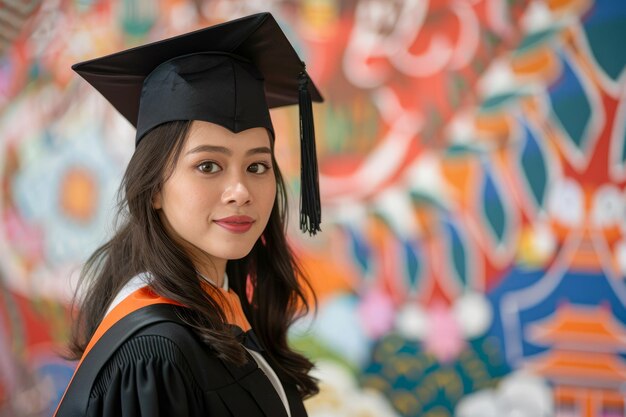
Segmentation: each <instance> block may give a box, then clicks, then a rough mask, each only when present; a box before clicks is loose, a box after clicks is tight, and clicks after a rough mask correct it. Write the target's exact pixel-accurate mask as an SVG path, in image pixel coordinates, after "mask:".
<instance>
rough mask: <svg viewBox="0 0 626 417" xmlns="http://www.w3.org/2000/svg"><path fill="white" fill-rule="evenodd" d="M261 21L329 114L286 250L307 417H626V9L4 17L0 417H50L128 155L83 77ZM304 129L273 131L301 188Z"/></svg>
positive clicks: (48, 7)
mask: <svg viewBox="0 0 626 417" xmlns="http://www.w3.org/2000/svg"><path fill="white" fill-rule="evenodd" d="M262 10H270V11H272V12H273V13H274V15H275V16H276V18H277V20H278V21H279V23H280V24H281V26H282V27H283V29H284V30H285V32H286V33H287V35H288V36H289V37H290V39H292V41H293V42H294V43H295V44H296V45H297V48H298V50H299V52H300V53H301V55H302V56H303V57H304V58H305V61H306V62H307V65H308V70H309V72H310V73H311V75H312V77H313V78H314V79H315V80H316V82H317V83H318V85H319V86H320V89H321V90H322V91H323V92H324V93H325V98H326V102H325V103H324V104H322V105H316V107H315V117H316V128H317V129H316V130H317V133H318V135H317V136H318V149H319V158H320V163H321V166H320V170H321V188H322V199H323V205H324V218H323V224H322V228H323V233H322V234H320V235H318V236H316V237H314V238H308V237H301V236H297V235H296V233H294V234H293V236H292V237H291V240H292V243H293V245H294V246H295V247H296V249H297V251H298V253H299V254H300V256H301V258H302V260H303V263H304V265H305V267H306V268H307V270H308V271H309V273H310V276H311V279H312V281H313V283H314V286H315V287H316V289H317V292H318V294H319V308H318V311H317V314H316V315H315V317H307V318H306V319H305V320H303V321H301V322H299V323H298V325H297V326H296V328H294V331H293V334H292V342H293V344H294V346H296V347H297V348H299V349H301V350H303V351H304V352H306V353H307V354H308V355H310V356H311V357H312V358H314V359H315V360H316V362H317V364H318V366H317V368H316V371H315V372H316V374H317V376H318V377H319V378H320V380H321V386H322V392H321V394H320V395H319V396H318V397H315V398H314V399H311V400H309V401H308V402H307V408H308V409H309V412H310V415H311V416H313V417H315V416H319V417H321V416H327V415H333V416H346V417H348V416H349V417H352V416H377V417H379V416H383V417H385V416H390V417H391V416H395V417H400V416H406V417H417V416H423V417H447V416H458V417H470V416H476V415H480V416H487V417H489V416H494V417H495V416H503V415H513V414H515V415H518V416H528V417H539V416H541V417H543V416H546V417H547V416H550V417H624V416H625V415H626V399H625V395H624V392H623V381H624V380H625V379H626V281H625V274H626V233H625V232H626V190H625V185H626V146H625V143H626V82H625V77H626V76H625V73H626V71H625V67H626V49H625V48H624V47H623V45H622V44H621V43H622V42H621V39H625V38H626V3H623V2H621V1H614V0H428V1H427V0H344V1H340V0H302V1H288V0H271V1H263V2H259V1H254V0H213V1H209V0H205V1H202V0H194V1H191V0H161V1H159V2H154V1H152V0H118V1H113V0H39V1H37V0H31V1H16V0H0V22H2V23H1V24H0V138H1V139H2V142H1V146H2V153H0V155H1V158H0V172H1V173H2V174H1V180H2V190H1V192H0V215H1V216H0V271H1V274H0V277H1V280H0V284H1V285H0V299H1V300H2V302H1V303H0V416H5V415H6V416H47V415H50V414H51V413H52V411H53V409H54V407H55V405H56V402H57V400H58V398H59V396H60V394H61V392H62V391H63V389H64V386H65V384H66V383H67V381H68V379H69V377H70V375H71V372H72V367H73V364H72V363H70V362H67V361H64V360H63V359H61V357H60V356H59V355H58V353H59V352H61V350H62V346H63V342H64V341H65V340H66V338H67V334H68V328H69V327H68V325H69V316H68V311H69V306H68V300H69V299H70V297H71V293H72V288H73V283H74V282H75V278H76V276H77V273H78V271H79V269H80V263H81V262H82V261H83V260H84V259H85V257H86V256H87V255H88V254H89V253H90V252H91V251H92V250H93V249H94V248H95V247H96V246H97V245H98V244H99V243H101V242H103V241H104V240H105V239H106V236H107V234H108V233H109V232H110V227H111V226H110V225H111V221H112V220H113V219H112V218H111V212H112V208H113V207H114V204H115V193H116V187H117V185H118V182H119V179H120V177H121V174H122V170H123V169H124V166H125V164H126V162H127V161H128V158H129V157H130V155H131V153H132V141H131V140H130V138H132V137H133V132H132V129H131V128H130V127H129V125H128V124H127V122H125V121H124V120H123V119H121V117H120V116H119V115H117V114H116V113H115V112H114V110H112V109H110V108H109V106H108V105H107V104H106V103H105V102H104V100H103V99H102V98H101V97H99V96H98V95H97V94H95V93H93V92H92V91H91V90H90V89H89V87H88V86H86V85H85V83H82V82H80V81H79V80H78V79H77V77H76V76H74V75H73V74H72V72H71V70H70V65H71V64H72V63H74V62H77V61H80V60H83V59H86V58H90V57H93V56H99V55H102V54H106V53H108V52H112V51H115V50H118V49H120V48H123V47H126V46H131V45H136V44H139V43H143V42H145V41H148V40H153V39H159V38H163V37H166V36H169V35H174V34H177V33H181V32H183V31H187V30H189V29H190V28H192V27H202V26H205V25H207V24H211V23H217V22H219V21H223V20H226V19H230V18H234V17H237V16H242V15H245V14H249V13H253V12H257V11H262ZM295 111H297V110H295V109H284V110H277V111H274V112H273V114H272V115H273V119H274V122H275V125H276V129H277V132H278V137H279V138H280V140H279V141H278V142H277V150H276V152H277V154H278V155H277V158H278V160H279V161H281V167H282V168H283V171H285V172H286V173H287V177H288V178H289V182H290V186H291V188H292V190H293V191H294V193H297V190H298V187H299V184H298V172H297V171H298V168H297V166H296V164H295V162H294V161H295V160H297V155H298V143H297V129H298V126H296V125H295V124H294V122H293V120H296V117H293V116H294V114H295V113H293V112H295ZM292 206H297V204H292ZM296 217H297V216H292V218H296ZM294 226H295V225H294ZM291 229H292V230H294V231H295V230H297V227H292V228H291Z"/></svg>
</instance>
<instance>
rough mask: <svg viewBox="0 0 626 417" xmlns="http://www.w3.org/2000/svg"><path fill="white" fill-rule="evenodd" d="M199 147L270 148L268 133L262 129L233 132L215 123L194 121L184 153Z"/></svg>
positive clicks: (255, 128)
mask: <svg viewBox="0 0 626 417" xmlns="http://www.w3.org/2000/svg"><path fill="white" fill-rule="evenodd" d="M201 145H214V146H222V147H226V148H230V149H249V148H257V147H259V146H267V147H271V146H270V145H271V140H270V135H269V132H268V131H267V129H266V128H264V127H254V128H250V129H246V130H243V131H241V132H233V131H231V130H229V129H227V128H225V127H223V126H220V125H218V124H215V123H210V122H205V121H198V120H195V121H193V123H192V124H191V128H190V130H189V135H188V137H187V140H186V143H185V146H184V152H186V151H189V150H190V149H193V148H194V147H197V146H201Z"/></svg>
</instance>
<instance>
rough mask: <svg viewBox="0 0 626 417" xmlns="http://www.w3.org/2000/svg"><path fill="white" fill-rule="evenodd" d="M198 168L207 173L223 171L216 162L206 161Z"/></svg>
mask: <svg viewBox="0 0 626 417" xmlns="http://www.w3.org/2000/svg"><path fill="white" fill-rule="evenodd" d="M198 169H199V170H200V171H201V172H204V173H206V174H213V173H215V172H218V171H221V169H222V168H221V167H220V166H219V165H218V164H216V163H215V162H211V161H205V162H202V163H201V164H200V165H198Z"/></svg>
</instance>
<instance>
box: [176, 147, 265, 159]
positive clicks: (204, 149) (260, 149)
mask: <svg viewBox="0 0 626 417" xmlns="http://www.w3.org/2000/svg"><path fill="white" fill-rule="evenodd" d="M199 152H217V153H223V154H225V155H228V156H232V154H233V151H232V150H231V149H229V148H227V147H225V146H215V145H199V146H196V147H195V148H193V149H191V150H189V151H187V152H186V153H185V155H190V154H193V153H199ZM265 153H266V154H270V155H271V153H272V150H271V149H270V148H269V147H267V146H261V147H258V148H252V149H248V150H247V151H246V156H250V155H257V154H265Z"/></svg>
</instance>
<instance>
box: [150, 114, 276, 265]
mask: <svg viewBox="0 0 626 417" xmlns="http://www.w3.org/2000/svg"><path fill="white" fill-rule="evenodd" d="M275 197H276V179H275V177H274V171H273V167H272V154H271V148H270V137H269V134H268V132H267V130H266V129H264V128H253V129H248V130H245V131H243V132H239V133H233V132H231V131H230V130H228V129H226V128H224V127H222V126H219V125H216V124H213V123H208V122H202V121H194V122H193V123H192V125H191V128H190V131H189V136H188V137H187V140H186V141H185V143H184V146H183V149H182V152H181V153H180V156H179V158H178V160H177V161H175V166H174V169H173V171H172V174H171V175H170V176H169V178H167V180H166V181H165V183H164V184H163V187H162V189H161V191H160V192H159V193H158V194H157V195H156V196H155V199H154V201H153V206H154V208H155V209H157V210H159V215H160V217H161V220H162V221H163V223H164V225H165V228H166V229H167V231H168V233H170V234H173V236H174V237H175V238H182V239H183V240H184V241H186V242H188V243H191V244H192V245H193V246H195V247H197V248H199V249H201V250H202V251H204V252H205V253H206V254H208V255H209V258H210V260H211V261H212V263H213V264H214V265H213V266H216V267H217V268H218V271H219V270H220V269H221V270H223V269H224V268H225V264H226V261H227V260H229V259H240V258H243V257H244V256H246V255H247V254H248V253H249V252H250V250H252V247H253V245H254V243H255V242H256V241H257V239H258V238H259V236H261V233H263V230H264V229H265V225H266V224H267V221H268V219H269V217H270V213H271V211H272V207H273V205H274V199H275ZM191 255H192V258H193V259H197V258H196V257H194V256H193V254H191ZM196 268H198V269H199V270H200V272H205V273H206V272H208V271H210V270H211V268H208V267H207V266H203V265H196Z"/></svg>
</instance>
